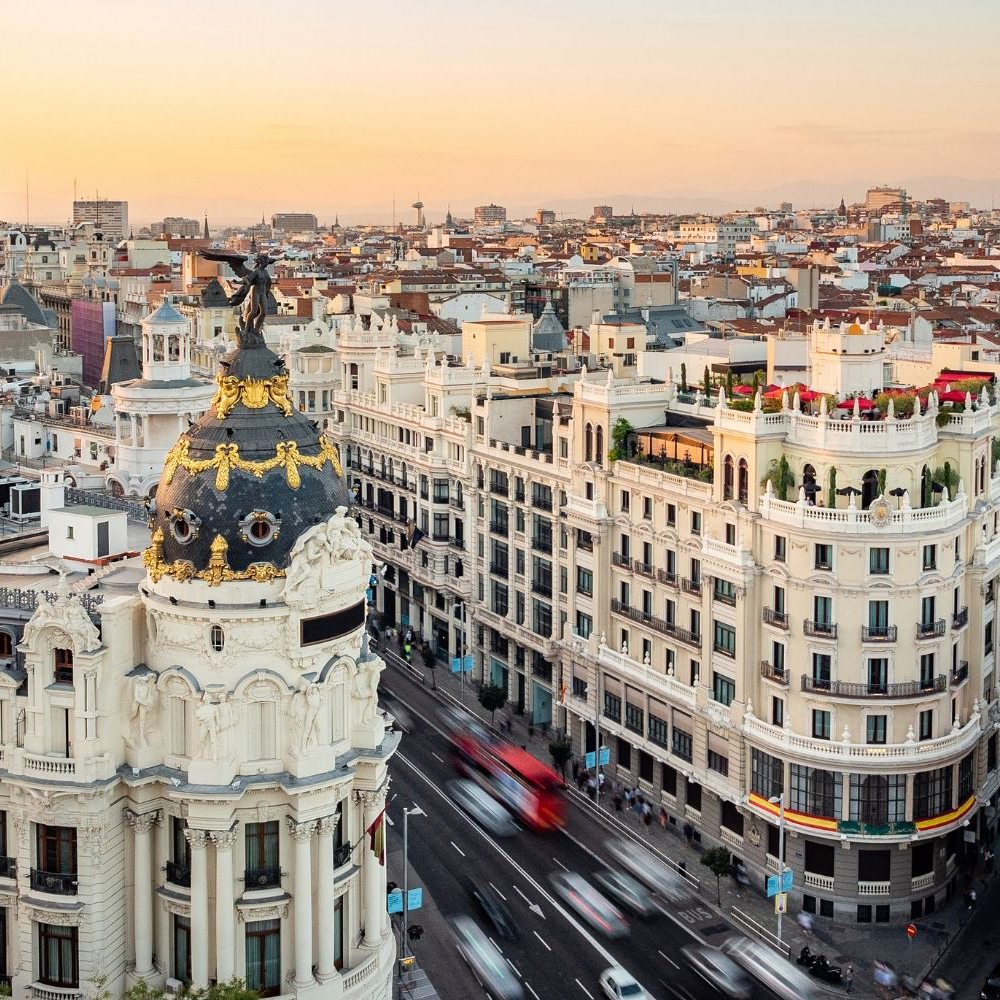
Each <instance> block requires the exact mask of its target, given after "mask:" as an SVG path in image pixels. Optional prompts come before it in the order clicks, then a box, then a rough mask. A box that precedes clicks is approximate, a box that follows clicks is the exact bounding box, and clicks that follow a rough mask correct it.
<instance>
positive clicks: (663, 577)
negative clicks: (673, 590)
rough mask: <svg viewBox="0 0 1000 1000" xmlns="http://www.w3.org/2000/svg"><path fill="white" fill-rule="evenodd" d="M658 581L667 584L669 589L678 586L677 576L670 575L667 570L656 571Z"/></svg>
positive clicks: (674, 574)
mask: <svg viewBox="0 0 1000 1000" xmlns="http://www.w3.org/2000/svg"><path fill="white" fill-rule="evenodd" d="M656 579H657V580H659V581H660V583H665V584H666V585H667V586H668V587H676V586H677V574H676V573H669V572H667V570H665V569H658V570H657V571H656Z"/></svg>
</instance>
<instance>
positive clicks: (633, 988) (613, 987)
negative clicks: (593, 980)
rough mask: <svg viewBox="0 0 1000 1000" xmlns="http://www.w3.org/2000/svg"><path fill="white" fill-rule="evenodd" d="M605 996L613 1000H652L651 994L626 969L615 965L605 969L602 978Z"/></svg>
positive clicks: (601, 982)
mask: <svg viewBox="0 0 1000 1000" xmlns="http://www.w3.org/2000/svg"><path fill="white" fill-rule="evenodd" d="M600 984H601V989H602V990H604V995H605V996H607V997H610V998H611V1000H650V997H649V994H648V993H647V992H646V991H645V990H644V989H643V988H642V987H641V986H640V985H639V984H638V983H637V982H636V981H635V977H634V976H631V975H629V973H627V972H626V971H625V970H624V969H622V968H620V967H619V966H616V965H613V966H612V967H611V968H610V969H605V970H604V971H603V972H602V973H601V978H600Z"/></svg>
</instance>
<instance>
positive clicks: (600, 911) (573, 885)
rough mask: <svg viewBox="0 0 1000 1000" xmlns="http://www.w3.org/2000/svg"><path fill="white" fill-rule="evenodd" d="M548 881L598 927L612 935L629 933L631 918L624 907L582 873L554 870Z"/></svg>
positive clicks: (598, 929) (604, 932) (603, 932)
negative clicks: (627, 917)
mask: <svg viewBox="0 0 1000 1000" xmlns="http://www.w3.org/2000/svg"><path fill="white" fill-rule="evenodd" d="M549 881H550V882H551V883H552V887H553V888H554V889H555V891H556V892H557V893H558V894H559V895H560V896H561V897H562V898H563V900H565V902H566V903H567V904H568V905H569V906H570V907H571V908H572V909H573V910H574V911H575V912H576V913H577V914H578V915H579V916H581V917H583V919H584V920H586V921H587V923H588V924H590V926H591V927H593V928H594V929H595V930H596V931H599V932H600V933H601V934H604V935H605V936H606V937H609V938H620V937H624V936H625V935H626V934H628V921H627V920H626V919H625V917H624V915H623V914H622V912H621V910H619V909H618V907H617V906H615V905H614V903H612V902H611V900H609V899H607V898H606V897H605V896H603V895H601V893H600V892H598V890H597V889H595V888H594V887H593V886H592V885H591V884H590V883H589V882H588V881H587V880H586V879H585V878H584V877H583V876H582V875H577V874H576V873H575V872H553V873H552V874H551V875H550V876H549Z"/></svg>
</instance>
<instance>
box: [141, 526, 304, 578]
mask: <svg viewBox="0 0 1000 1000" xmlns="http://www.w3.org/2000/svg"><path fill="white" fill-rule="evenodd" d="M228 551H229V545H228V543H227V542H226V540H225V539H224V538H223V537H222V535H216V536H215V538H213V539H212V546H211V555H210V556H209V559H208V566H206V567H205V569H203V570H195V568H194V564H193V563H192V562H190V561H189V560H187V559H176V560H174V562H169V563H168V562H164V561H163V529H162V528H157V529H156V531H155V532H154V533H153V539H152V545H150V547H149V548H148V549H146V551H145V552H143V554H142V561H143V565H145V567H146V569H147V570H148V571H149V578H150V579H151V580H152V581H153V583H159V582H160V580H161V579H163V577H165V576H170V577H173V579H175V580H193V579H198V580H204V581H205V582H206V583H207V584H208V585H209V586H217V585H218V584H220V583H229V582H231V581H234V580H253V581H254V582H255V583H269V582H270V581H271V580H277V579H279V578H280V577H283V576H284V575H285V571H284V570H283V569H278V567H277V566H275V565H274V564H273V563H269V562H256V563H251V564H250V565H249V566H247V568H246V569H243V570H236V569H232V567H230V565H229V559H228V556H227V553H228Z"/></svg>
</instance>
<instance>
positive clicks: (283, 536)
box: [145, 345, 351, 583]
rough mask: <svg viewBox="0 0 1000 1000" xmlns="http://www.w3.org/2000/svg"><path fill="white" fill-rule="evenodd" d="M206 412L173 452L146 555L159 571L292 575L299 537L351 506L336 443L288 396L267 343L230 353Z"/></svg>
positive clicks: (214, 576) (218, 576)
mask: <svg viewBox="0 0 1000 1000" xmlns="http://www.w3.org/2000/svg"><path fill="white" fill-rule="evenodd" d="M222 366H223V370H222V373H221V374H220V375H219V376H218V377H217V381H218V383H219V389H218V391H217V392H216V395H215V399H214V400H213V401H212V404H211V406H210V407H209V409H208V411H207V412H206V413H205V415H204V416H203V417H202V418H201V419H200V420H199V421H198V422H197V424H195V425H194V426H192V427H191V429H190V430H189V431H187V433H185V434H182V435H181V436H180V438H179V439H178V440H177V443H176V444H175V445H174V447H173V448H172V449H171V451H170V452H169V453H168V455H167V457H166V459H165V461H164V467H163V475H162V477H161V479H160V483H159V486H158V487H157V490H156V499H155V507H154V510H153V513H152V516H151V519H150V523H151V527H152V530H153V541H152V546H151V548H150V549H149V550H147V552H146V556H145V562H146V565H147V567H148V568H149V570H150V575H151V576H152V577H153V579H154V581H155V580H158V579H159V578H160V577H161V576H163V575H170V576H172V577H174V578H175V579H190V578H193V577H198V578H200V579H204V580H208V582H210V583H221V582H223V581H225V580H234V579H253V580H270V579H273V578H274V577H276V576H283V575H284V570H285V568H286V567H287V565H288V557H289V553H290V552H291V549H292V546H293V545H294V544H295V541H296V539H298V537H299V536H300V535H301V534H302V533H303V532H304V531H306V530H307V529H308V528H311V527H312V526H313V525H314V524H318V523H319V522H321V521H325V520H327V519H328V518H329V517H330V516H331V514H333V512H334V510H335V509H336V508H337V507H338V506H340V505H344V506H349V505H350V503H351V498H350V495H349V490H348V487H347V485H346V483H345V482H344V480H343V479H342V473H341V467H340V462H339V459H338V456H337V453H336V450H335V449H334V448H333V446H332V445H331V444H330V442H329V441H328V440H326V439H325V438H324V437H323V436H322V434H321V433H320V431H319V430H318V429H317V427H316V426H315V425H314V424H313V422H312V421H311V420H309V419H308V418H307V417H306V416H305V415H304V414H302V413H300V412H299V411H298V410H296V409H294V408H293V406H292V402H291V399H290V398H289V396H288V375H287V373H286V371H285V369H284V365H283V362H282V361H281V360H280V359H279V358H278V356H277V355H276V354H275V353H274V352H273V351H271V350H269V349H268V348H267V347H264V346H261V345H254V346H249V347H243V348H238V349H237V350H235V351H234V352H233V353H231V354H230V355H228V356H227V357H226V358H225V359H224V360H223V361H222Z"/></svg>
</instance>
